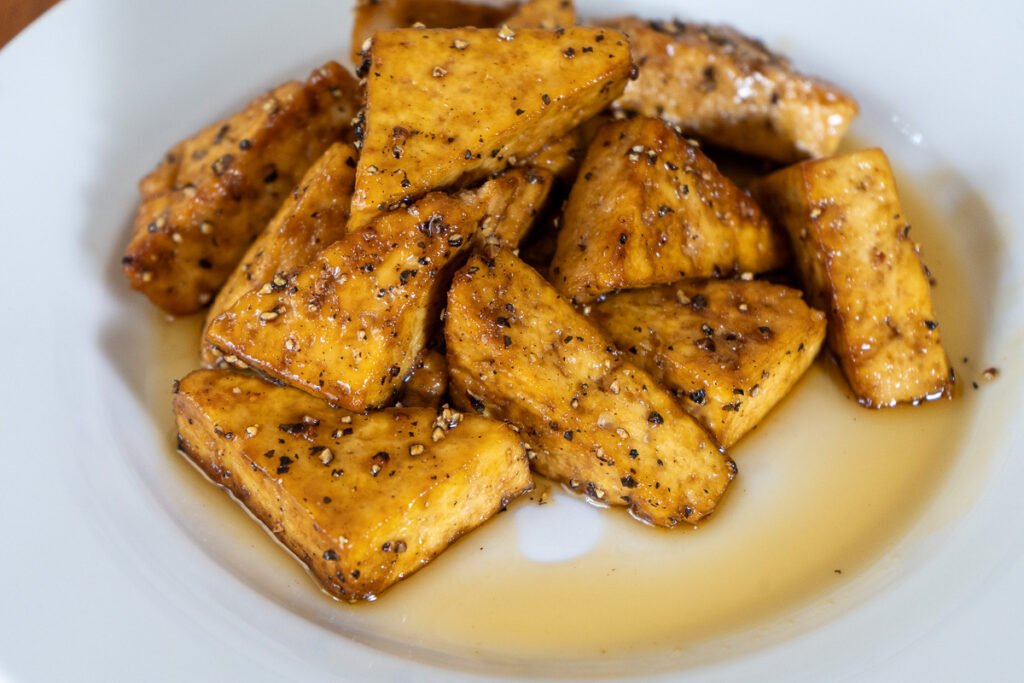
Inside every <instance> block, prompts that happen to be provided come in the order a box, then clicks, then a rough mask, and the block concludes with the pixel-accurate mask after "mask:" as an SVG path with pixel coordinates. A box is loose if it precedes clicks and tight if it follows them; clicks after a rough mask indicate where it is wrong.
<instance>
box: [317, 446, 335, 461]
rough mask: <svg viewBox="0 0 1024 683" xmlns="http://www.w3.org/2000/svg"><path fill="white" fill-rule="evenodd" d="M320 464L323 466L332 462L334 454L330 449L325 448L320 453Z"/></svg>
mask: <svg viewBox="0 0 1024 683" xmlns="http://www.w3.org/2000/svg"><path fill="white" fill-rule="evenodd" d="M318 457H319V458H320V462H321V463H322V464H324V465H330V464H331V461H332V460H334V452H333V451H332V450H331V449H330V448H325V449H323V450H322V451H320V455H319V456H318Z"/></svg>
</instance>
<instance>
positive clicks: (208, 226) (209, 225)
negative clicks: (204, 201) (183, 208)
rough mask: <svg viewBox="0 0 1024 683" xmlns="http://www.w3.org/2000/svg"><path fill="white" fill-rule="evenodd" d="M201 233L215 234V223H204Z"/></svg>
mask: <svg viewBox="0 0 1024 683" xmlns="http://www.w3.org/2000/svg"><path fill="white" fill-rule="evenodd" d="M199 232H201V233H202V234H204V235H209V234H212V233H213V223H211V222H210V221H203V222H202V223H201V224H200V225H199Z"/></svg>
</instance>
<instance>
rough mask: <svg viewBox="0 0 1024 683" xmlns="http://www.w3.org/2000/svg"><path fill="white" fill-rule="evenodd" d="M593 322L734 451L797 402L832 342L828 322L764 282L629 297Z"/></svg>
mask: <svg viewBox="0 0 1024 683" xmlns="http://www.w3.org/2000/svg"><path fill="white" fill-rule="evenodd" d="M590 318H591V320H593V321H594V322H595V323H597V325H598V326H600V327H601V329H602V330H604V332H605V333H606V334H608V336H610V337H611V338H612V340H613V341H614V342H615V344H616V345H617V346H618V347H619V349H621V350H622V351H623V352H624V353H625V354H626V357H627V358H629V359H630V360H631V361H632V362H634V363H636V364H637V365H639V366H640V367H641V368H643V369H644V370H646V371H647V372H649V373H651V375H652V376H653V377H654V378H655V380H657V381H658V383H659V384H661V385H662V386H663V387H665V388H667V389H669V390H671V391H672V392H673V393H674V394H675V395H676V397H677V398H678V399H679V402H680V405H682V407H683V408H684V409H685V410H686V412H688V413H689V414H690V415H692V416H693V417H694V418H696V419H697V420H698V421H699V422H700V423H701V424H702V425H703V426H704V427H705V428H706V429H707V430H708V431H710V432H711V433H712V434H713V435H714V437H715V438H716V439H717V440H718V443H719V444H720V445H721V446H722V447H723V448H726V449H728V448H732V446H733V445H734V444H735V443H736V442H737V441H739V440H740V438H741V437H742V436H743V435H744V434H746V433H747V432H749V431H750V430H751V429H753V428H754V427H755V426H756V425H757V424H758V423H759V422H761V420H762V419H763V418H764V416H765V415H767V414H768V411H770V410H771V409H772V408H773V407H774V406H775V405H776V404H777V403H778V402H779V401H780V400H782V398H783V397H784V396H785V395H786V394H788V393H789V391H790V389H792V388H793V387H794V386H795V385H796V383H797V381H798V380H799V379H800V377H801V376H803V374H804V372H806V371H807V368H809V367H810V366H811V363H813V362H814V359H815V357H816V356H817V355H818V351H819V350H820V349H821V345H822V343H823V342H824V340H825V314H824V313H822V312H821V311H816V310H814V309H812V308H810V307H809V306H807V304H805V303H804V301H803V299H802V298H801V293H800V292H799V291H797V290H795V289H790V288H789V287H783V286H781V285H775V284H771V283H769V282H762V281H751V282H745V281H743V280H684V281H682V282H680V283H678V284H676V285H671V286H665V287H652V288H650V289H636V290H631V291H628V292H620V293H618V294H612V295H609V296H608V298H607V299H605V300H604V301H601V302H599V303H595V304H594V305H593V306H592V307H591V313H590Z"/></svg>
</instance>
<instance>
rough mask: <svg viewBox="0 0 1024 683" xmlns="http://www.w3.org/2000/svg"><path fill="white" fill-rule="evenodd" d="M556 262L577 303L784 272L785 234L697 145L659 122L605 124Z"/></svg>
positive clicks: (573, 198)
mask: <svg viewBox="0 0 1024 683" xmlns="http://www.w3.org/2000/svg"><path fill="white" fill-rule="evenodd" d="M562 226H563V227H562V231H561V233H560V234H559V236H558V249H557V250H556V252H555V258H554V260H553V261H552V264H551V272H552V275H553V281H554V283H555V286H556V287H557V288H558V290H559V291H560V292H561V293H562V294H563V295H564V296H567V297H570V298H573V299H574V300H575V301H577V302H585V301H593V300H594V299H596V298H597V297H599V296H601V295H602V294H606V293H608V292H611V291H614V290H616V289H628V288H633V287H649V286H652V285H660V284H670V283H672V282H676V281H677V280H680V279H682V278H684V277H712V276H715V277H717V276H721V275H726V274H729V273H733V272H747V271H749V272H755V273H758V272H763V271H768V270H774V269H776V268H779V267H781V266H783V265H785V263H786V261H787V258H788V255H789V250H788V245H787V244H786V240H785V235H783V234H781V233H780V232H777V231H775V230H774V229H773V228H772V226H771V224H770V223H769V222H768V219H767V218H766V217H765V216H764V215H763V214H762V213H761V210H760V209H759V208H758V207H757V205H756V204H755V203H754V200H752V199H751V198H750V196H749V195H747V193H745V192H743V191H742V190H740V189H739V188H738V187H736V185H734V184H733V183H732V181H730V180H729V179H728V178H726V177H725V176H723V175H722V174H721V173H720V172H719V171H718V169H717V168H716V167H715V164H714V163H713V162H712V161H711V160H710V159H708V158H707V157H706V156H705V155H704V154H703V153H702V152H701V151H700V148H699V147H697V145H695V144H694V143H692V142H690V141H688V140H686V139H685V138H684V137H683V136H682V135H680V134H679V133H678V131H677V130H675V129H673V128H671V127H669V126H668V125H667V124H665V123H664V122H662V121H659V120H658V119H649V118H637V119H633V120H629V121H616V122H612V123H609V124H606V125H605V126H604V127H602V128H601V130H600V131H599V132H598V134H597V137H596V138H595V139H594V141H593V142H592V143H591V144H590V148H589V151H588V153H587V156H586V158H585V159H584V161H583V166H582V168H581V169H580V175H579V176H578V178H577V180H576V184H575V185H574V186H573V188H572V192H571V193H570V195H569V201H568V203H567V204H566V207H565V216H564V218H563V221H562Z"/></svg>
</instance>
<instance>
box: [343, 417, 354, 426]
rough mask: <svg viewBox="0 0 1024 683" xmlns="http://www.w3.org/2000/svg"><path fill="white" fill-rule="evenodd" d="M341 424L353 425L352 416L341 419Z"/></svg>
mask: <svg viewBox="0 0 1024 683" xmlns="http://www.w3.org/2000/svg"><path fill="white" fill-rule="evenodd" d="M341 424H343V425H347V424H352V416H351V415H343V416H342V417H341Z"/></svg>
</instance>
